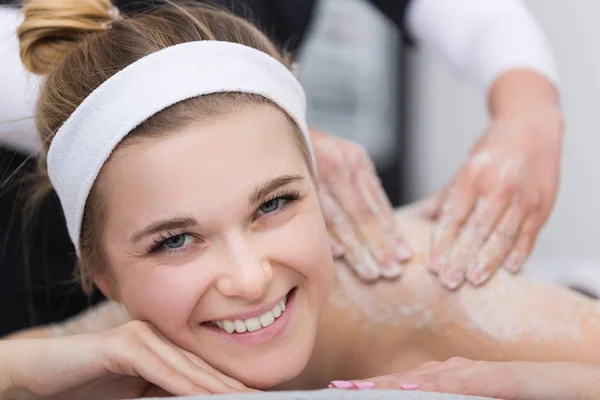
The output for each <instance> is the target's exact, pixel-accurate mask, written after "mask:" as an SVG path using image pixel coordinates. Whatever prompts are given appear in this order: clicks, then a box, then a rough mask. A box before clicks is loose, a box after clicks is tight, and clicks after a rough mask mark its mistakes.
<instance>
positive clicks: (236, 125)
mask: <svg viewBox="0 0 600 400" xmlns="http://www.w3.org/2000/svg"><path fill="white" fill-rule="evenodd" d="M296 135H297V133H296V130H295V127H294V126H293V125H292V123H291V122H290V121H289V119H288V118H287V116H286V115H285V113H284V112H283V111H281V110H279V109H278V108H277V107H275V106H273V105H270V104H253V105H248V106H246V107H243V108H242V109H238V110H236V111H235V112H232V113H229V114H224V115H221V116H219V117H216V118H210V119H209V120H207V121H198V123H192V124H190V125H188V126H186V127H185V128H183V129H179V130H176V131H172V132H165V133H164V135H162V136H159V137H156V136H153V137H150V138H148V139H143V140H140V141H136V142H134V143H132V144H130V145H127V146H125V147H123V148H121V149H118V150H117V151H116V152H115V154H113V156H111V160H110V161H109V162H108V163H107V165H106V167H105V169H104V170H103V172H102V176H101V185H102V186H104V187H106V188H107V190H108V191H109V193H108V194H109V195H108V196H107V197H108V199H109V201H110V202H118V203H113V204H120V205H121V208H122V207H123V206H124V205H127V204H131V203H137V204H144V205H145V206H147V208H149V209H150V208H152V209H154V211H153V212H155V213H156V212H159V210H165V212H166V209H171V210H172V208H173V207H175V206H177V207H179V208H182V209H188V210H182V211H191V210H189V208H190V207H191V204H190V202H193V203H194V204H195V206H198V203H203V204H205V205H206V206H207V207H210V206H211V204H210V203H211V200H215V198H216V197H220V198H221V201H224V199H233V198H235V200H236V201H238V202H239V196H241V195H242V193H247V192H248V191H251V190H252V189H253V188H254V187H255V185H257V184H259V183H262V182H263V181H264V180H265V179H270V178H274V177H277V176H280V175H284V174H303V175H306V176H308V169H307V167H306V165H305V161H304V159H303V156H302V151H301V148H300V145H299V143H298V140H297V137H296ZM174 194H177V195H176V196H174ZM198 196H202V197H201V198H198ZM189 197H191V198H189ZM199 200H202V201H201V202H200V201H199ZM155 217H156V216H155Z"/></svg>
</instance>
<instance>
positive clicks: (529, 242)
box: [503, 214, 542, 274]
mask: <svg viewBox="0 0 600 400" xmlns="http://www.w3.org/2000/svg"><path fill="white" fill-rule="evenodd" d="M541 227H542V221H541V218H540V217H539V216H538V215H537V214H534V215H531V216H530V217H528V218H527V219H526V220H525V221H524V223H523V227H522V228H521V231H520V232H519V236H518V238H517V242H516V244H515V246H514V249H513V250H512V251H511V252H510V253H509V254H508V256H507V257H506V259H505V260H504V262H503V267H504V268H505V269H506V270H507V271H509V272H511V273H513V274H515V273H517V272H519V271H520V270H521V268H522V267H523V264H524V263H525V261H526V260H527V257H529V255H530V254H531V252H532V251H533V246H534V244H535V241H536V239H537V236H538V234H539V232H540V229H541Z"/></svg>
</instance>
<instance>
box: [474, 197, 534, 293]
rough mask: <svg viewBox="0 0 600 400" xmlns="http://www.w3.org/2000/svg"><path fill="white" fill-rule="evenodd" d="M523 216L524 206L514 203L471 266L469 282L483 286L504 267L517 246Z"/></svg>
mask: <svg viewBox="0 0 600 400" xmlns="http://www.w3.org/2000/svg"><path fill="white" fill-rule="evenodd" d="M523 216H524V213H523V208H522V205H521V204H520V203H517V202H515V203H513V205H511V206H510V208H509V209H508V210H507V212H506V214H505V215H504V216H503V217H502V218H501V220H500V222H499V223H498V225H497V227H496V228H495V230H494V232H492V233H491V234H490V236H489V237H488V239H487V241H486V243H485V245H484V246H483V247H482V248H481V250H480V252H479V254H478V255H477V260H476V261H475V262H474V263H473V264H472V265H470V266H469V270H468V272H467V279H468V281H469V282H471V283H472V284H474V285H481V284H482V283H484V282H485V281H487V280H488V279H489V277H490V276H492V275H493V274H494V273H495V272H496V270H497V269H498V268H499V267H500V266H501V265H502V262H503V261H504V259H505V258H506V255H507V254H508V252H509V251H510V250H511V249H512V248H513V247H514V245H515V242H516V240H517V233H518V232H519V230H520V227H521V224H522V222H523Z"/></svg>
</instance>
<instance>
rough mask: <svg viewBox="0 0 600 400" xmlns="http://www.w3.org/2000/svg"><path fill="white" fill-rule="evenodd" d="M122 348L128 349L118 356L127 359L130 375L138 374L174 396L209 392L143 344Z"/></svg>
mask: <svg viewBox="0 0 600 400" xmlns="http://www.w3.org/2000/svg"><path fill="white" fill-rule="evenodd" d="M124 350H125V351H127V350H129V351H127V353H124V352H121V354H120V355H122V356H121V357H120V358H122V357H125V358H126V359H128V360H127V363H128V364H129V365H131V367H132V370H131V372H130V374H131V375H132V376H134V375H138V376H140V377H142V378H143V379H145V380H147V381H148V382H150V383H152V384H154V385H156V386H158V387H160V388H162V389H163V390H165V391H167V392H168V393H171V394H172V395H174V396H191V395H196V394H209V392H208V391H207V390H206V389H204V388H202V387H200V386H197V385H196V384H195V383H194V382H193V381H192V380H191V379H189V378H188V377H186V376H185V375H183V374H181V373H180V372H179V371H177V370H176V369H174V368H172V367H171V366H169V365H168V364H167V363H165V362H164V360H163V359H162V358H161V357H159V356H158V355H156V353H154V352H153V351H152V350H150V349H149V348H147V347H145V346H144V345H142V344H140V346H139V347H138V348H137V349H136V350H133V351H131V350H132V349H131V348H130V349H124ZM126 370H127V368H126Z"/></svg>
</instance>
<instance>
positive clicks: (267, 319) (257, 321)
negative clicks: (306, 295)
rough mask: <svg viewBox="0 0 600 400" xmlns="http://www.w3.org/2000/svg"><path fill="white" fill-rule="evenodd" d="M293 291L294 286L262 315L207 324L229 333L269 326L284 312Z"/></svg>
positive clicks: (257, 329)
mask: <svg viewBox="0 0 600 400" xmlns="http://www.w3.org/2000/svg"><path fill="white" fill-rule="evenodd" d="M294 291H295V288H294V289H292V290H290V291H289V292H288V294H287V295H286V296H285V297H284V298H283V299H281V300H280V301H279V302H278V303H277V304H275V305H274V306H273V308H272V309H270V310H269V311H267V312H265V313H264V314H262V315H259V316H258V317H254V318H248V319H244V320H242V319H236V320H231V319H224V320H218V321H210V322H209V324H212V325H214V326H215V327H218V328H219V329H221V330H223V331H225V332H227V333H229V334H231V335H235V334H240V333H246V332H255V331H259V330H261V329H264V328H267V327H269V326H271V325H272V324H273V323H274V322H275V321H276V320H277V319H279V318H280V317H281V316H282V315H284V314H285V311H286V304H287V302H288V298H289V297H290V296H291V295H292V293H293V292H294Z"/></svg>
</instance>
